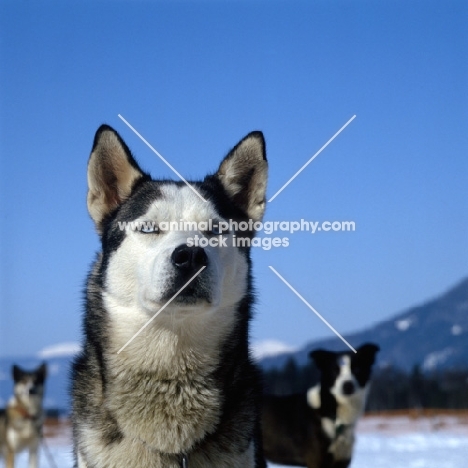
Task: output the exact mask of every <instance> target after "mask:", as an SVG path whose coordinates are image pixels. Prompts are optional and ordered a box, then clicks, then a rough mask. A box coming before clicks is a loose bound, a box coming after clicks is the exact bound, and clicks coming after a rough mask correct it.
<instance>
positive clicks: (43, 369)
mask: <svg viewBox="0 0 468 468" xmlns="http://www.w3.org/2000/svg"><path fill="white" fill-rule="evenodd" d="M46 377H47V364H46V363H45V362H43V363H42V364H41V365H40V366H39V367H38V369H37V370H36V378H37V382H38V383H40V384H43V383H44V381H45V379H46Z"/></svg>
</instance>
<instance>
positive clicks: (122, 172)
mask: <svg viewBox="0 0 468 468" xmlns="http://www.w3.org/2000/svg"><path fill="white" fill-rule="evenodd" d="M142 177H148V176H147V175H146V174H145V173H144V172H143V171H142V170H141V169H140V168H139V167H138V164H137V162H136V161H135V159H134V158H133V156H132V154H131V152H130V150H129V149H128V146H127V145H126V144H125V142H124V141H123V140H122V138H121V137H120V135H119V134H118V133H117V132H116V131H115V130H114V129H113V128H111V127H109V126H108V125H101V127H99V129H98V131H97V132H96V135H95V137H94V143H93V149H92V152H91V156H90V157H89V162H88V211H89V214H90V215H91V218H92V219H93V221H94V223H95V224H96V229H97V231H98V232H99V234H102V227H103V225H102V223H103V220H104V219H105V218H106V217H107V216H108V215H109V214H110V213H112V212H113V211H114V210H115V209H116V208H117V207H118V206H120V205H121V204H122V203H123V202H124V201H125V200H126V199H127V198H128V197H129V196H130V194H131V192H132V189H133V187H134V186H135V183H136V182H137V181H138V180H140V179H141V178H142Z"/></svg>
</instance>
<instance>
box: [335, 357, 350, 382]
mask: <svg viewBox="0 0 468 468" xmlns="http://www.w3.org/2000/svg"><path fill="white" fill-rule="evenodd" d="M338 365H339V366H340V375H341V376H343V377H345V376H350V375H351V358H350V357H349V356H348V355H347V354H344V355H342V356H340V357H339V358H338Z"/></svg>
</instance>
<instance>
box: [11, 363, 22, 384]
mask: <svg viewBox="0 0 468 468" xmlns="http://www.w3.org/2000/svg"><path fill="white" fill-rule="evenodd" d="M11 374H12V376H13V380H14V381H15V382H19V381H20V380H21V379H22V378H23V376H24V374H25V372H24V370H23V369H21V367H19V366H17V365H16V364H13V366H12V367H11Z"/></svg>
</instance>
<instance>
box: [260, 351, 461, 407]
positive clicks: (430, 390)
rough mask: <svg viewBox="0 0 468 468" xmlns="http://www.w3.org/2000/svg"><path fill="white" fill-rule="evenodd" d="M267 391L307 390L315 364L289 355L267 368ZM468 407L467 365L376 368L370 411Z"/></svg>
mask: <svg viewBox="0 0 468 468" xmlns="http://www.w3.org/2000/svg"><path fill="white" fill-rule="evenodd" d="M263 375H264V386H265V392H266V393H267V394H272V395H288V394H291V393H301V392H306V391H307V390H308V389H309V388H310V387H312V386H313V385H315V384H316V383H317V382H318V381H319V377H320V376H319V372H318V370H317V369H316V368H315V366H314V365H313V364H312V363H311V364H307V365H305V366H298V365H297V364H296V363H295V361H293V360H292V359H290V360H289V361H288V362H287V363H286V365H285V366H284V367H283V368H282V369H271V370H268V371H264V373H263ZM428 408H436V409H468V369H459V370H446V371H438V372H431V373H423V372H421V369H420V367H419V366H415V367H414V368H413V370H412V371H411V372H405V371H402V370H400V369H397V368H394V367H386V368H383V369H376V370H374V373H373V377H372V385H371V388H370V392H369V398H368V404H367V410H368V411H388V410H407V409H428Z"/></svg>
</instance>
